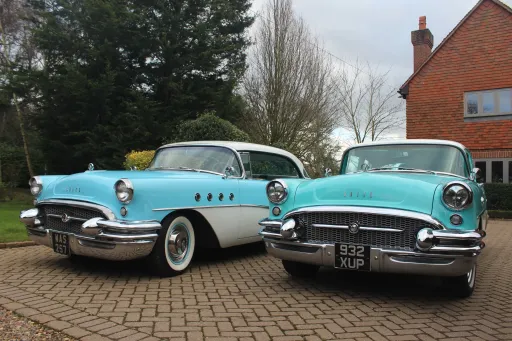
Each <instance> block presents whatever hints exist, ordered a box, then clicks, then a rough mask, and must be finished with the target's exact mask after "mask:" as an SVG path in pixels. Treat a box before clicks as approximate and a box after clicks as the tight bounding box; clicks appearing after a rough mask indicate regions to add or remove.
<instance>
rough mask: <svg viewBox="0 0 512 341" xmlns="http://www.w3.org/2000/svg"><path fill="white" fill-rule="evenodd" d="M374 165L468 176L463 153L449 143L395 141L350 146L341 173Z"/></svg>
mask: <svg viewBox="0 0 512 341" xmlns="http://www.w3.org/2000/svg"><path fill="white" fill-rule="evenodd" d="M376 168H385V169H399V168H414V169H423V170H431V171H437V172H445V173H452V174H456V175H460V176H468V170H467V165H466V158H465V157H464V154H463V153H462V152H461V151H460V150H459V149H458V148H455V147H453V146H448V145H430V144H428V145H427V144H426V145H421V144H409V145H408V144H396V145H375V146H362V147H355V148H352V149H350V150H349V151H348V152H347V153H346V155H345V157H344V160H343V164H342V170H341V174H347V173H354V172H359V171H365V170H371V169H376Z"/></svg>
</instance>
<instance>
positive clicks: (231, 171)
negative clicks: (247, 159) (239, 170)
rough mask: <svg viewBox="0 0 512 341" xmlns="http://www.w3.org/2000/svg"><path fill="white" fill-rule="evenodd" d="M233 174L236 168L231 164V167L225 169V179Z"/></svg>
mask: <svg viewBox="0 0 512 341" xmlns="http://www.w3.org/2000/svg"><path fill="white" fill-rule="evenodd" d="M233 174H235V168H233V167H231V166H229V167H226V170H225V171H224V177H223V178H224V179H227V178H229V177H230V176H233Z"/></svg>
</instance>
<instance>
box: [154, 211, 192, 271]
mask: <svg viewBox="0 0 512 341" xmlns="http://www.w3.org/2000/svg"><path fill="white" fill-rule="evenodd" d="M195 246H196V237H195V233H194V227H193V226H192V223H191V222H190V220H188V219H187V218H186V217H184V216H175V217H171V218H170V219H166V220H165V221H164V223H163V224H162V229H161V230H160V232H159V236H158V239H157V241H156V244H155V247H154V248H153V251H151V254H150V255H149V256H148V261H149V264H148V265H149V267H150V269H151V270H152V272H153V273H155V274H156V275H159V276H162V277H172V276H176V275H179V274H181V273H182V272H184V271H185V270H186V269H187V268H188V266H189V265H190V262H191V261H192V257H193V256H194V250H195Z"/></svg>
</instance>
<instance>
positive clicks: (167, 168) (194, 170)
mask: <svg viewBox="0 0 512 341" xmlns="http://www.w3.org/2000/svg"><path fill="white" fill-rule="evenodd" d="M150 169H151V170H162V169H164V170H184V171H191V172H200V170H199V169H194V168H188V167H154V168H150Z"/></svg>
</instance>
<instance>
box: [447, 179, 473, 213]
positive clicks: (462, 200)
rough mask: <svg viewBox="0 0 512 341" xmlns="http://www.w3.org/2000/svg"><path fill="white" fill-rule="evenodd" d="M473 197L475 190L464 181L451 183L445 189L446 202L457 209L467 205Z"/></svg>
mask: <svg viewBox="0 0 512 341" xmlns="http://www.w3.org/2000/svg"><path fill="white" fill-rule="evenodd" d="M472 199H473V192H472V191H471V188H470V187H469V186H468V185H466V184H464V183H462V182H455V183H449V184H447V185H446V186H445V188H444V190H443V201H444V203H445V204H446V206H448V207H450V208H452V209H455V210H461V209H463V208H465V207H467V206H468V205H469V204H471V201H472Z"/></svg>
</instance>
